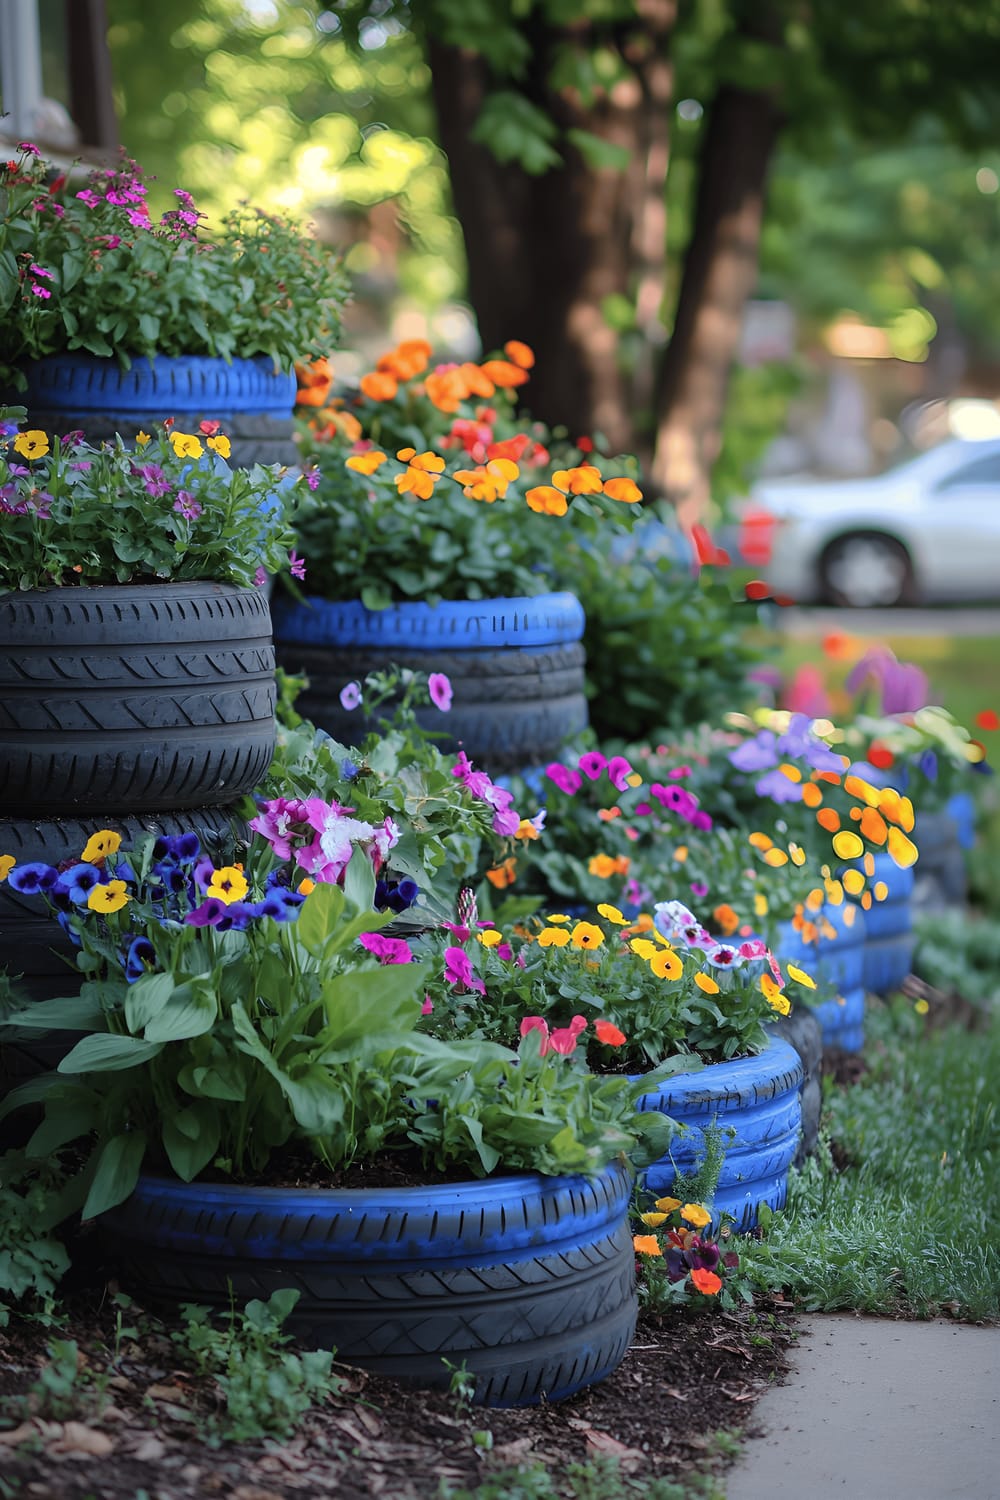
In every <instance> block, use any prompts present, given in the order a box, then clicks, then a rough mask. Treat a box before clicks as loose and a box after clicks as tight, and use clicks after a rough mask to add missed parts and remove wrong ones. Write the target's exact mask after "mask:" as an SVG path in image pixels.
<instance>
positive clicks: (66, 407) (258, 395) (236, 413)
mask: <svg viewBox="0 0 1000 1500" xmlns="http://www.w3.org/2000/svg"><path fill="white" fill-rule="evenodd" d="M23 373H24V375H25V377H26V379H27V382H28V386H27V390H26V391H24V392H23V393H22V394H20V395H18V396H17V398H16V399H17V400H18V401H20V402H23V404H24V405H25V406H26V407H27V408H28V418H29V424H30V425H31V426H32V427H43V428H45V430H46V431H48V432H60V433H63V432H69V431H71V430H73V429H74V428H82V429H83V431H84V432H85V434H86V435H87V437H88V438H91V439H94V440H99V439H101V438H108V437H112V436H113V435H114V434H115V433H116V432H120V433H121V434H122V436H123V437H124V438H125V439H126V440H127V441H131V439H132V438H133V437H134V435H135V433H136V431H137V430H138V429H139V428H140V427H149V426H150V425H151V424H155V423H157V422H162V421H163V420H164V418H166V417H173V418H175V419H176V422H177V425H178V427H179V428H181V429H182V430H183V429H184V427H185V426H192V425H194V424H196V423H197V422H199V421H200V420H202V419H203V418H207V419H209V420H218V421H221V422H222V425H223V428H224V430H225V431H226V433H227V434H228V435H229V436H230V438H231V440H232V445H233V451H232V460H231V461H232V463H233V464H234V465H241V466H243V467H249V466H250V465H251V464H255V463H282V464H294V463H296V462H297V461H298V450H297V448H296V446H295V442H294V440H293V435H292V434H293V422H292V415H293V409H294V406H295V388H296V387H295V376H294V375H293V374H291V373H287V374H286V373H285V372H283V371H275V369H274V365H273V362H272V361H271V359H270V358H269V357H267V356H266V355H257V356H255V357H254V358H252V359H234V360H233V361H232V363H229V362H227V361H226V360H224V359H216V358H211V357H209V356H207V355H196V354H188V355H183V354H182V355H167V354H157V355H155V356H154V357H153V360H152V362H150V361H149V360H148V359H146V358H145V357H144V356H141V355H140V356H137V357H136V358H135V359H134V360H133V363H132V367H131V369H128V370H123V369H121V367H120V366H119V364H118V361H117V360H116V359H113V358H112V359H103V358H101V357H100V356H99V355H95V354H81V353H76V354H59V355H50V356H48V358H46V359H39V360H35V361H33V362H32V363H30V364H26V365H25V366H23Z"/></svg>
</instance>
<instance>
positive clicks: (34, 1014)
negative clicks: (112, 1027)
mask: <svg viewBox="0 0 1000 1500" xmlns="http://www.w3.org/2000/svg"><path fill="white" fill-rule="evenodd" d="M0 1026H15V1027H27V1028H28V1029H30V1030H32V1031H35V1030H39V1031H105V1030H106V1029H107V1021H106V1019H105V1015H104V1010H103V1007H102V1006H101V1005H100V1003H99V1002H98V1001H97V1000H96V999H94V998H93V997H92V996H87V997H86V998H85V997H84V996H83V995H69V996H66V997H65V998H64V999H59V1000H39V1001H38V1002H37V1003H36V1004H34V1005H29V1006H27V1007H26V1008H25V1009H24V1010H16V1011H14V1012H13V1013H12V1014H11V1015H9V1016H6V1017H5V1018H4V1019H3V1021H0Z"/></svg>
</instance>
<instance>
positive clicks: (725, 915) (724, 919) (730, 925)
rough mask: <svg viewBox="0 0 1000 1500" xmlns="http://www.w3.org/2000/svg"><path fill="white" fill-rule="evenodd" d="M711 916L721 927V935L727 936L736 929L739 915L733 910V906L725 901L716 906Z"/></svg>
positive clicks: (738, 923)
mask: <svg viewBox="0 0 1000 1500" xmlns="http://www.w3.org/2000/svg"><path fill="white" fill-rule="evenodd" d="M712 916H713V917H714V918H715V920H716V921H717V922H718V924H719V926H720V927H721V928H722V935H723V937H729V936H730V935H731V934H732V933H734V932H735V931H736V929H737V927H738V926H739V925H740V919H739V917H738V916H737V915H736V913H735V912H734V911H733V908H732V907H731V906H729V905H728V904H727V903H726V902H725V901H724V902H723V903H722V905H721V906H717V907H716V908H715V910H714V911H713V913H712Z"/></svg>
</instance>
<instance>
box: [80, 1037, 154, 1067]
mask: <svg viewBox="0 0 1000 1500" xmlns="http://www.w3.org/2000/svg"><path fill="white" fill-rule="evenodd" d="M162 1051H163V1045H162V1043H161V1042H153V1041H149V1040H148V1039H143V1038H142V1037H138V1036H113V1035H111V1034H110V1033H108V1034H106V1035H101V1036H85V1037H84V1038H83V1040H82V1041H79V1042H77V1044H76V1046H75V1047H74V1048H73V1049H72V1051H70V1052H67V1054H66V1056H65V1057H64V1058H63V1059H62V1061H61V1062H60V1064H59V1072H60V1073H120V1072H123V1071H124V1070H125V1069H126V1068H135V1067H137V1066H138V1065H139V1064H140V1063H144V1062H148V1061H149V1059H150V1058H151V1057H157V1056H159V1054H160V1053H161V1052H162Z"/></svg>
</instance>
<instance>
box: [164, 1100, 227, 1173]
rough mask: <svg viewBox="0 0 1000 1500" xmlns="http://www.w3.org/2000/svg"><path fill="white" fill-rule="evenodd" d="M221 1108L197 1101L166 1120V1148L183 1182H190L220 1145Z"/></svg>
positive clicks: (171, 1163)
mask: <svg viewBox="0 0 1000 1500" xmlns="http://www.w3.org/2000/svg"><path fill="white" fill-rule="evenodd" d="M220 1136H221V1132H220V1127H219V1111H218V1109H217V1108H215V1106H214V1105H211V1104H206V1103H197V1104H193V1105H191V1107H190V1108H189V1109H182V1110H178V1112H177V1113H176V1114H175V1115H173V1116H168V1117H167V1118H166V1119H165V1120H164V1122H163V1149H164V1150H165V1151H166V1153H167V1156H168V1157H169V1158H170V1165H171V1166H172V1167H173V1169H174V1171H175V1172H176V1173H177V1175H178V1177H179V1178H180V1179H181V1181H182V1182H190V1181H191V1179H192V1178H194V1177H197V1175H198V1173H199V1172H200V1171H201V1169H202V1168H203V1167H205V1166H207V1165H208V1163H209V1162H210V1161H211V1160H212V1157H213V1156H214V1155H215V1154H216V1152H217V1151H218V1149H219V1140H220Z"/></svg>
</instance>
